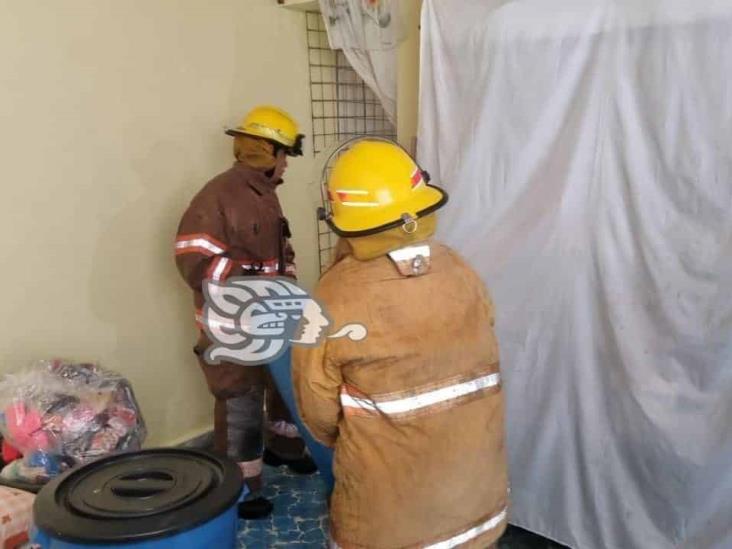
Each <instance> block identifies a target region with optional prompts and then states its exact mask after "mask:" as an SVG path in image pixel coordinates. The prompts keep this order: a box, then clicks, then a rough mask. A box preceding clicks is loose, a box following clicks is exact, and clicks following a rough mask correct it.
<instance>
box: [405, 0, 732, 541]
mask: <svg viewBox="0 0 732 549" xmlns="http://www.w3.org/2000/svg"><path fill="white" fill-rule="evenodd" d="M421 63H422V65H421V66H422V69H421V71H422V74H421V92H420V95H421V97H420V132H419V157H420V160H421V162H422V164H424V165H425V167H426V168H427V169H428V170H429V171H430V172H431V173H432V175H433V180H434V181H435V182H436V183H437V184H441V185H443V186H445V187H446V189H447V190H448V191H449V192H450V195H451V201H450V204H449V205H448V206H447V207H446V208H445V210H444V213H443V214H442V216H441V218H440V224H441V229H440V236H441V238H442V240H444V241H445V242H447V243H448V244H450V245H452V246H453V247H455V248H456V249H458V250H459V251H460V252H461V253H462V254H463V255H464V256H465V257H466V258H467V259H468V261H469V262H470V263H471V264H472V265H473V266H474V267H475V268H476V269H477V270H478V271H479V272H480V274H481V276H482V277H483V279H484V280H485V282H486V284H487V285H488V287H489V288H490V290H491V291H492V294H493V296H494V300H495V302H496V306H497V329H498V335H499V339H500V343H501V348H502V368H503V372H504V376H505V379H506V387H505V389H506V392H507V421H508V451H509V459H510V468H511V479H512V488H513V490H512V500H513V509H512V517H511V520H512V521H513V522H515V523H518V524H519V525H522V526H524V527H527V528H529V529H531V530H534V531H537V532H540V533H542V534H544V535H548V536H549V537H551V538H554V539H556V540H558V541H561V542H563V543H565V544H568V545H570V546H572V547H575V548H578V549H605V548H612V549H636V548H637V549H657V548H688V549H730V548H732V2H730V1H729V0H725V1H718V0H704V1H697V2H691V1H678V0H676V1H674V0H656V1H653V0H632V1H631V0H625V1H620V0H616V1H600V0H553V1H552V2H547V1H546V0H514V1H508V0H450V1H446V0H425V2H424V7H423V13H422V60H421ZM479 481H480V479H476V482H479Z"/></svg>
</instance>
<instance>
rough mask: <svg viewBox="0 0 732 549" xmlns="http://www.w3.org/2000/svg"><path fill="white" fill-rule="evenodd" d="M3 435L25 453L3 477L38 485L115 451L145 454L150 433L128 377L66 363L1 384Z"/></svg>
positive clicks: (42, 364) (43, 366)
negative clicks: (143, 444) (70, 468)
mask: <svg viewBox="0 0 732 549" xmlns="http://www.w3.org/2000/svg"><path fill="white" fill-rule="evenodd" d="M0 432H2V435H3V437H4V439H5V440H6V441H7V442H8V443H9V444H11V445H12V446H13V447H15V448H16V449H17V450H19V451H20V453H21V454H22V455H23V458H22V459H21V460H16V461H15V462H12V463H10V464H9V465H7V466H6V467H5V468H4V469H3V471H2V473H0V475H1V476H3V477H4V478H6V479H7V480H13V481H24V482H34V483H43V482H45V481H47V480H48V479H49V478H52V477H53V476H55V475H57V474H59V473H60V472H62V471H63V470H65V469H67V468H68V467H70V466H73V465H77V464H83V463H88V462H89V461H92V460H94V459H98V458H100V457H104V456H106V455H109V454H111V453H116V452H124V451H133V450H139V449H140V448H141V447H142V443H143V442H144V440H145V436H146V434H147V431H146V429H145V422H144V420H143V418H142V414H141V413H140V408H139V406H138V404H137V400H136V399H135V395H134V393H133V391H132V387H131V386H130V384H129V382H128V381H127V380H126V379H125V378H123V377H122V376H120V375H119V374H116V373H114V372H111V371H109V370H105V369H103V368H101V367H99V366H97V365H94V364H72V363H67V362H63V361H51V362H40V363H38V364H37V365H36V366H34V367H33V368H31V369H29V370H26V371H24V372H20V373H17V374H9V375H6V376H5V377H4V378H3V379H2V380H0Z"/></svg>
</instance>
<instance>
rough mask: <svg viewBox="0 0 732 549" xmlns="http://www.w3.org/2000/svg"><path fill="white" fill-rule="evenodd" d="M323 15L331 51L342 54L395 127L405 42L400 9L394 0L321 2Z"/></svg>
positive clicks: (325, 0)
mask: <svg viewBox="0 0 732 549" xmlns="http://www.w3.org/2000/svg"><path fill="white" fill-rule="evenodd" d="M410 1H411V0H410ZM320 11H321V13H322V14H323V20H324V22H325V27H326V29H327V32H328V42H329V44H330V47H331V49H334V50H338V49H340V50H343V53H344V55H345V56H346V59H348V62H349V63H350V65H351V66H352V67H353V69H354V70H355V71H356V73H357V74H358V75H359V76H360V77H361V79H362V80H363V81H364V82H365V83H366V85H367V86H368V87H369V88H370V89H371V91H373V92H374V95H376V97H377V98H378V99H379V101H380V103H381V105H382V107H383V108H384V112H385V113H386V115H387V117H388V118H389V121H390V122H391V123H392V124H396V118H397V46H398V44H399V42H400V41H401V40H403V39H404V28H403V26H402V23H401V12H400V9H399V5H398V4H397V3H395V2H394V1H393V0H320ZM361 99H362V100H363V98H361ZM355 108H356V107H354V109H355Z"/></svg>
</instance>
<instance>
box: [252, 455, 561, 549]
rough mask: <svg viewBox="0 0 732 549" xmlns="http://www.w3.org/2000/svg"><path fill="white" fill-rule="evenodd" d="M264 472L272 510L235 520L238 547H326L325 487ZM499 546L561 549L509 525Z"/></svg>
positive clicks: (315, 477) (313, 479) (313, 478)
mask: <svg viewBox="0 0 732 549" xmlns="http://www.w3.org/2000/svg"><path fill="white" fill-rule="evenodd" d="M264 476H265V482H266V488H265V491H264V496H265V497H267V498H269V499H270V500H272V502H273V503H274V513H273V514H272V516H271V517H269V518H268V519H266V520H250V521H239V547H240V548H245V547H246V548H247V549H268V548H270V547H288V548H289V547H294V548H298V547H299V548H311V549H318V548H322V547H326V546H327V543H326V540H327V539H328V518H327V517H328V508H327V506H326V503H325V487H324V485H323V483H322V482H321V481H320V478H319V477H318V475H311V476H305V477H303V476H297V475H293V474H290V473H288V472H287V469H286V468H285V467H279V468H277V469H275V468H272V467H265V472H264ZM499 549H562V546H561V545H557V544H556V543H553V542H551V541H549V540H546V539H544V538H541V537H539V536H536V535H534V534H531V533H529V532H526V531H524V530H520V529H518V528H509V530H508V532H507V533H506V535H505V536H504V537H503V539H502V540H501V541H500V543H499Z"/></svg>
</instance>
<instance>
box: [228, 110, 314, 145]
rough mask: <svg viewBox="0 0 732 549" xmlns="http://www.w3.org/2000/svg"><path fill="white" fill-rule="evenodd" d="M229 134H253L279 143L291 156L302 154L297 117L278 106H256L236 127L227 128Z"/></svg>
mask: <svg viewBox="0 0 732 549" xmlns="http://www.w3.org/2000/svg"><path fill="white" fill-rule="evenodd" d="M226 134H227V135H231V136H237V135H251V136H254V137H261V138H264V139H268V140H270V141H274V142H275V143H279V144H280V145H282V146H283V147H285V149H286V151H287V154H289V155H290V156H300V155H302V140H303V138H304V137H305V136H304V135H303V134H301V133H298V126H297V122H295V119H294V118H292V116H290V115H289V114H288V113H286V112H285V111H283V110H282V109H278V108H277V107H270V106H266V105H264V106H260V107H255V108H254V109H252V110H251V111H249V113H248V114H247V115H246V116H245V117H244V120H243V121H242V123H241V124H239V125H238V126H237V127H236V128H231V129H228V130H226Z"/></svg>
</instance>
